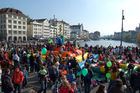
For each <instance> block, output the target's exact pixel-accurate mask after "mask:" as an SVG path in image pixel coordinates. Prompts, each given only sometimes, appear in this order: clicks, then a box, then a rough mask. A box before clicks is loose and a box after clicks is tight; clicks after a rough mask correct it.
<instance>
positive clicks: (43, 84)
mask: <svg viewBox="0 0 140 93" xmlns="http://www.w3.org/2000/svg"><path fill="white" fill-rule="evenodd" d="M40 84H41V85H40V89H39V91H38V92H37V93H41V92H42V91H43V93H46V89H47V84H46V81H45V80H41V81H40Z"/></svg>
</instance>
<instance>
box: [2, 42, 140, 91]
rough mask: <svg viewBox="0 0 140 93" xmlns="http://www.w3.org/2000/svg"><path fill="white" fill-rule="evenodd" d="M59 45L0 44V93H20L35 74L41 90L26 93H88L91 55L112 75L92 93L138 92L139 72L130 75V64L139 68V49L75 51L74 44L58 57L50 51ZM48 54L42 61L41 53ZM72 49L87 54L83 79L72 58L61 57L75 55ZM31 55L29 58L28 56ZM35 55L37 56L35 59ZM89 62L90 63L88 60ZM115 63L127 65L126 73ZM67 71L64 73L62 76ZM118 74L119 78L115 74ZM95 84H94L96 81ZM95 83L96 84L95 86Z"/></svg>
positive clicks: (91, 47) (92, 75)
mask: <svg viewBox="0 0 140 93" xmlns="http://www.w3.org/2000/svg"><path fill="white" fill-rule="evenodd" d="M56 47H61V45H58V44H55V43H48V42H46V43H44V44H43V45H27V46H16V45H15V46H10V45H8V43H5V42H1V43H0V63H1V66H2V68H3V75H2V91H3V92H4V93H16V92H17V91H18V93H21V90H22V89H24V88H26V86H27V84H28V82H29V81H28V74H30V73H37V74H38V75H37V76H38V81H39V84H40V88H39V89H37V90H36V91H35V90H31V91H29V92H30V93H42V92H43V93H47V90H48V89H51V91H52V93H82V91H84V93H90V91H91V89H92V88H93V84H92V80H94V71H92V69H91V68H90V65H91V64H94V63H95V60H94V57H91V54H98V55H99V57H98V58H97V61H98V62H99V63H103V65H104V67H105V73H104V75H105V77H106V73H111V78H110V79H108V78H105V82H108V83H109V85H108V87H106V86H105V85H104V84H101V83H99V88H98V89H97V91H95V93H128V92H127V91H128V89H129V91H131V92H130V93H136V90H139V91H140V73H139V70H137V71H135V72H132V70H133V69H134V65H133V63H134V62H136V63H137V64H140V49H139V48H138V47H117V46H116V47H113V46H108V47H104V46H98V45H97V46H94V47H93V46H88V45H87V44H85V47H77V45H76V41H74V43H70V42H69V41H68V42H67V43H66V44H65V47H61V48H60V53H59V54H54V53H53V52H52V51H53V50H54V49H55V48H56ZM42 48H46V49H47V50H50V53H49V55H48V56H46V58H45V60H42V57H41V56H42V53H41V49H42ZM74 48H79V49H80V50H82V52H83V54H84V53H86V52H88V57H87V59H84V58H83V60H86V62H85V64H84V68H86V69H87V70H88V73H87V75H86V76H84V75H82V74H80V75H78V74H77V73H78V72H80V71H81V70H82V69H81V68H80V67H79V64H78V62H77V60H76V58H75V57H70V56H69V55H67V56H66V58H63V57H62V52H63V51H71V52H73V53H75V51H74ZM28 54H30V56H29V57H28V56H27V55H28ZM34 54H36V55H34ZM90 59H92V60H90ZM118 59H122V60H123V62H125V63H129V65H128V73H127V75H126V74H125V72H124V71H120V72H119V71H118V69H119V63H118V62H117V60H118ZM108 61H111V62H112V67H110V68H109V67H107V64H106V63H107V62H108ZM63 71H66V72H67V73H66V74H64V73H62V72H63ZM117 72H119V74H117ZM95 82H96V81H95ZM97 83H98V82H97Z"/></svg>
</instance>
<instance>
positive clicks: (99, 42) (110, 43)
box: [80, 39, 137, 47]
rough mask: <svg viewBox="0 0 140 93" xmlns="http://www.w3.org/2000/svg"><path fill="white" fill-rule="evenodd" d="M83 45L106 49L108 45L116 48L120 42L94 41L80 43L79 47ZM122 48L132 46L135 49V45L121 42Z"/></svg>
mask: <svg viewBox="0 0 140 93" xmlns="http://www.w3.org/2000/svg"><path fill="white" fill-rule="evenodd" d="M85 43H87V44H88V45H89V46H90V45H92V46H96V45H99V46H101V45H103V46H105V47H108V46H109V45H111V46H113V47H116V46H120V41H116V40H103V39H101V40H95V41H86V42H82V43H80V46H81V47H83V46H85ZM122 46H126V47H127V46H133V47H136V46H137V44H134V43H127V42H122Z"/></svg>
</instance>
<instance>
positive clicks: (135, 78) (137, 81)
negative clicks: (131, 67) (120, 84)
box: [130, 71, 140, 93]
mask: <svg viewBox="0 0 140 93" xmlns="http://www.w3.org/2000/svg"><path fill="white" fill-rule="evenodd" d="M130 84H131V86H132V88H133V93H136V90H139V92H140V73H139V72H138V71H136V72H134V73H133V74H132V75H131V77H130Z"/></svg>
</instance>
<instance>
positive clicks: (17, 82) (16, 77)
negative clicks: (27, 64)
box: [12, 67, 23, 93]
mask: <svg viewBox="0 0 140 93" xmlns="http://www.w3.org/2000/svg"><path fill="white" fill-rule="evenodd" d="M12 80H13V83H14V87H15V90H14V93H16V90H17V89H18V93H21V84H22V82H23V73H22V71H20V70H19V67H17V68H16V69H15V71H14V73H13V78H12Z"/></svg>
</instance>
